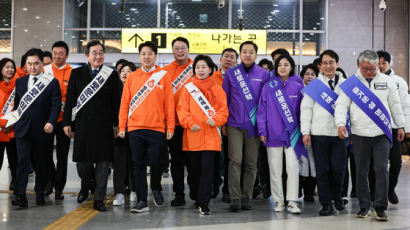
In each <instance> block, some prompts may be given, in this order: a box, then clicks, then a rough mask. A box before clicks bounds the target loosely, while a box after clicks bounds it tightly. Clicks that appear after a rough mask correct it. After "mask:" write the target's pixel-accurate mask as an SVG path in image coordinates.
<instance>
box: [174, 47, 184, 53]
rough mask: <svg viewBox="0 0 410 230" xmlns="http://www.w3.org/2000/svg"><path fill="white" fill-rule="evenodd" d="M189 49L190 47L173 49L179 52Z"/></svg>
mask: <svg viewBox="0 0 410 230" xmlns="http://www.w3.org/2000/svg"><path fill="white" fill-rule="evenodd" d="M187 49H188V47H174V48H172V50H174V51H177V52H179V51H185V50H187Z"/></svg>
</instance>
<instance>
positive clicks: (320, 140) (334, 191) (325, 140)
mask: <svg viewBox="0 0 410 230" xmlns="http://www.w3.org/2000/svg"><path fill="white" fill-rule="evenodd" d="M347 143H348V141H347V140H342V139H339V138H338V137H330V136H312V149H313V156H314V158H315V167H316V183H317V188H318V193H319V202H320V204H322V205H328V204H330V202H331V201H332V200H341V199H342V189H343V182H344V176H345V170H346V159H347V152H346V148H347Z"/></svg>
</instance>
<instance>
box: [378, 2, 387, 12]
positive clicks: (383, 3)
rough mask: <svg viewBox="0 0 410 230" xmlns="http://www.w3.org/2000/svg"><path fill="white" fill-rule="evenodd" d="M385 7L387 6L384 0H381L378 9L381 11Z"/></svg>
mask: <svg viewBox="0 0 410 230" xmlns="http://www.w3.org/2000/svg"><path fill="white" fill-rule="evenodd" d="M386 8H387V5H386V2H385V1H384V0H381V1H380V4H379V9H380V10H381V11H382V12H383V11H385V10H386Z"/></svg>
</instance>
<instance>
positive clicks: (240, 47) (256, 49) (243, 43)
mask: <svg viewBox="0 0 410 230" xmlns="http://www.w3.org/2000/svg"><path fill="white" fill-rule="evenodd" d="M244 45H253V48H255V51H256V53H258V45H256V44H255V43H254V42H253V41H244V42H242V44H241V45H240V46H239V53H240V52H242V47H243V46H244Z"/></svg>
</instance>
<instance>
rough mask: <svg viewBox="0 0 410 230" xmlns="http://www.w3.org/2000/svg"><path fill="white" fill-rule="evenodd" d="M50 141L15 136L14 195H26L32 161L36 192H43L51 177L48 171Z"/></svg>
mask: <svg viewBox="0 0 410 230" xmlns="http://www.w3.org/2000/svg"><path fill="white" fill-rule="evenodd" d="M50 142H51V139H45V140H35V139H34V138H32V137H25V138H16V146H17V170H16V183H15V185H14V194H15V195H21V196H25V195H26V189H27V183H28V173H29V171H30V163H32V165H33V168H34V171H35V173H36V179H35V187H34V190H35V191H36V193H39V194H41V193H43V192H44V187H45V185H46V184H47V183H48V181H50V179H51V176H50V175H51V172H50V161H51V160H52V159H51V156H50V154H49V153H50V147H51V145H50Z"/></svg>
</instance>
